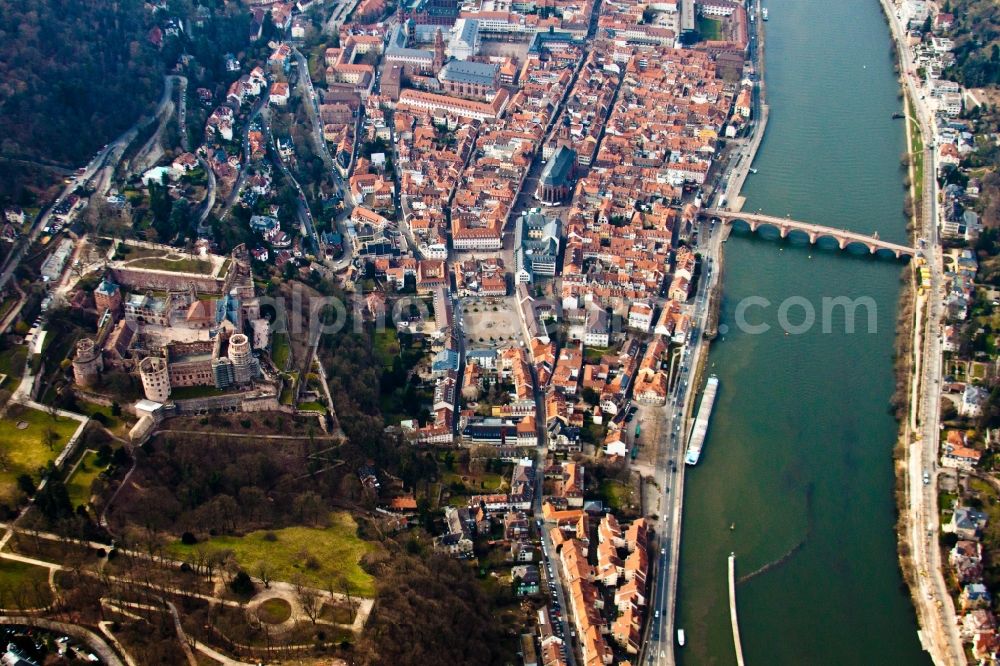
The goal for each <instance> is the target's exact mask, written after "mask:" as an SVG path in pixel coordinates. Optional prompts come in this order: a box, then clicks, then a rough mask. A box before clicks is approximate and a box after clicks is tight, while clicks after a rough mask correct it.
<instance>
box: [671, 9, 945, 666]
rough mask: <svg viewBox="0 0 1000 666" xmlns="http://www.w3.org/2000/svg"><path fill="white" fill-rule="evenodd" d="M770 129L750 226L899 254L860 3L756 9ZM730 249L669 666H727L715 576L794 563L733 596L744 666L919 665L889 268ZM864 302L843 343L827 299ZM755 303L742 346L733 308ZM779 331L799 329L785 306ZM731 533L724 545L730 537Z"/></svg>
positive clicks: (892, 99)
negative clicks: (836, 234)
mask: <svg viewBox="0 0 1000 666" xmlns="http://www.w3.org/2000/svg"><path fill="white" fill-rule="evenodd" d="M767 6H768V8H769V10H770V19H771V20H770V21H769V22H768V23H767V24H766V33H767V37H766V43H767V49H766V59H767V63H766V64H767V69H766V76H767V91H768V102H769V104H770V107H771V115H770V121H769V124H768V128H767V133H766V135H765V137H764V141H763V144H762V146H761V149H760V151H759V153H758V156H757V160H756V162H755V167H757V168H758V169H759V173H758V174H756V175H751V176H750V177H749V180H748V181H747V184H746V186H745V187H744V191H743V193H744V195H745V196H746V197H747V201H746V205H745V206H744V209H745V210H748V211H755V210H757V209H761V210H762V211H763V212H764V213H770V214H775V215H786V214H791V216H792V217H793V218H797V219H803V220H809V221H814V222H817V223H820V224H826V225H830V226H834V227H843V228H849V229H852V230H855V231H862V232H873V231H878V232H879V234H880V235H881V237H882V238H885V239H887V240H896V241H905V240H906V231H905V219H904V216H903V213H902V206H903V196H904V191H903V189H902V178H903V173H902V171H901V170H900V158H901V156H902V154H903V153H904V151H905V136H904V126H903V123H902V121H899V120H892V119H891V116H892V114H893V113H894V112H897V111H899V110H900V108H901V102H900V100H899V98H898V97H897V93H898V85H897V81H896V77H895V74H894V72H893V68H892V66H893V61H892V56H891V52H890V39H891V38H890V35H889V30H888V27H887V26H886V24H885V21H884V19H883V16H882V14H881V12H880V9H879V4H878V2H875V1H874V0H841V1H840V2H827V1H825V0H768V1H767ZM776 236H777V232H776V231H774V232H773V233H771V234H770V238H768V237H767V230H764V232H763V233H761V234H758V235H750V234H749V232H746V231H743V232H741V231H740V230H736V231H734V233H733V235H732V236H731V237H730V239H729V241H727V243H726V244H725V276H724V282H723V289H724V297H723V304H722V313H721V323H722V324H724V325H726V326H727V327H728V329H729V330H728V332H727V334H726V335H725V336H720V338H718V339H717V340H716V341H715V342H714V343H713V346H712V350H711V353H710V357H709V364H710V366H712V367H710V369H709V370H710V372H714V373H716V374H717V375H718V376H719V379H720V391H719V396H718V399H717V400H716V403H715V405H716V406H715V412H714V415H713V420H712V423H711V427H710V430H709V436H708V440H707V442H706V445H705V450H704V453H703V455H702V458H701V462H700V463H699V465H698V466H697V467H695V468H689V469H688V474H687V477H686V489H685V492H686V496H685V502H684V518H683V520H684V523H683V541H682V546H681V563H680V565H681V569H680V588H679V598H678V618H677V619H678V622H677V626H678V627H683V628H684V629H685V630H686V634H687V646H686V647H684V648H682V649H679V651H678V655H679V661H680V662H681V663H682V664H685V665H691V664H723V665H726V666H728V665H729V664H732V663H734V662H735V655H734V650H733V641H732V634H731V631H730V623H729V607H728V590H727V582H726V558H727V556H728V555H729V553H730V551H733V552H735V553H736V556H737V576H740V575H745V574H747V573H749V572H751V571H754V570H756V569H758V568H759V567H761V566H763V565H765V564H767V563H769V562H772V561H774V560H776V559H778V558H781V557H782V556H783V555H784V554H786V553H788V552H789V551H792V550H793V549H795V548H796V546H798V545H799V544H801V547H800V548H798V549H797V550H794V553H793V554H792V555H791V556H790V557H789V558H788V559H787V561H785V562H784V563H783V564H781V565H780V566H777V567H774V568H772V569H770V570H768V571H767V572H765V573H763V574H761V575H759V576H756V577H754V578H753V579H751V580H749V581H746V582H745V583H743V584H741V585H739V586H738V588H737V592H738V600H739V601H738V607H739V619H740V629H741V632H742V638H743V649H744V656H745V657H746V661H747V663H748V664H751V665H759V664H768V665H772V666H779V665H785V664H787V665H789V666H791V665H796V666H797V665H799V664H810V665H811V666H819V665H822V664H831V665H834V664H836V665H838V666H840V665H843V664H928V663H930V661H929V658H928V657H927V656H926V653H924V652H923V651H922V650H921V648H920V645H919V641H918V639H917V625H916V619H915V614H914V611H913V607H912V605H911V603H910V600H909V597H908V593H907V592H906V590H905V586H904V585H903V580H902V576H901V574H900V571H899V567H898V560H897V557H896V543H895V513H894V508H893V507H894V499H893V483H894V477H893V466H892V449H893V445H894V443H895V437H896V429H897V424H896V422H895V420H894V419H893V418H892V416H891V414H890V413H889V400H890V397H891V395H892V392H893V387H894V377H893V365H892V355H893V342H894V333H895V318H896V312H897V307H898V299H899V294H900V288H901V283H900V278H901V275H902V270H901V264H900V263H897V262H895V261H892V260H888V259H880V258H871V257H869V256H867V251H858V252H851V251H848V252H841V251H839V250H836V249H829V248H815V247H810V246H809V245H808V244H807V243H806V242H805V240H804V239H802V238H799V239H796V238H791V239H788V240H786V241H779V240H777V239H776V238H775V237H776ZM838 296H847V297H849V298H852V299H854V298H859V297H870V298H871V299H872V303H873V305H874V306H875V311H876V315H875V324H876V326H875V327H874V330H873V331H871V332H869V326H868V318H867V316H865V314H866V312H865V310H864V309H863V308H860V309H859V310H858V313H859V314H858V315H857V316H856V317H855V323H856V326H857V329H856V331H855V332H854V333H853V334H849V333H846V332H845V325H844V316H843V310H836V311H835V312H836V316H834V317H833V318H832V320H831V321H830V329H831V331H830V332H824V330H823V327H822V324H821V319H822V317H821V315H822V299H823V298H824V297H838ZM747 297H764V298H766V299H767V300H768V301H769V302H770V303H771V306H770V307H762V306H758V307H753V308H750V309H749V310H748V311H747V316H746V318H747V319H748V320H749V321H750V322H751V323H755V324H756V323H766V324H769V325H770V326H771V329H770V330H769V331H768V332H766V333H762V334H750V333H747V332H741V331H740V330H739V328H738V327H737V325H736V314H737V307H738V304H739V303H740V301H741V300H742V299H745V298H747ZM789 297H800V298H804V299H805V300H806V301H808V302H809V303H810V304H811V306H812V308H813V309H814V310H815V312H816V315H817V323H816V324H815V325H814V326H813V327H812V328H810V330H809V331H808V332H806V333H803V334H792V335H786V334H785V332H784V331H783V330H781V326H780V323H779V322H780V319H779V305H780V304H781V303H782V302H783V301H785V300H786V299H788V298H789ZM788 320H790V321H791V323H792V324H797V323H799V322H801V321H802V320H803V308H802V307H801V306H794V307H792V308H791V310H790V312H789V313H788ZM731 528H732V529H731Z"/></svg>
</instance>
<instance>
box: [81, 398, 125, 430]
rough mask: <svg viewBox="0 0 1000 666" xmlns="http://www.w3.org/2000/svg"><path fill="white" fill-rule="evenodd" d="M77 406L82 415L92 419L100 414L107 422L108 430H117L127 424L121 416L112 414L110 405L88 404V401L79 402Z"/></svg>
mask: <svg viewBox="0 0 1000 666" xmlns="http://www.w3.org/2000/svg"><path fill="white" fill-rule="evenodd" d="M77 404H78V405H79V409H80V413H82V414H86V415H87V416H89V417H91V418H93V417H94V416H96V415H97V414H100V415H101V417H100V418H103V419H104V420H105V421H106V423H105V425H104V427H105V428H107V429H108V430H112V431H114V430H117V429H119V428H121V427H122V425H124V423H125V421H124V420H123V419H122V418H121V417H120V416H115V415H114V414H112V413H111V406H110V405H99V404H97V403H96V402H87V401H86V400H79V401H78V402H77Z"/></svg>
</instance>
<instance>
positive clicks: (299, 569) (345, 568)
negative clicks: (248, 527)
mask: <svg viewBox="0 0 1000 666" xmlns="http://www.w3.org/2000/svg"><path fill="white" fill-rule="evenodd" d="M268 535H274V538H273V540H271V539H270V538H269V536H268ZM204 544H205V545H206V546H207V547H208V548H209V549H210V550H231V551H233V555H234V556H235V558H236V561H237V562H238V563H239V564H240V566H241V567H243V568H244V569H247V570H248V571H250V572H251V573H253V567H254V565H255V564H256V563H257V562H261V561H267V562H269V563H270V565H271V567H272V568H273V569H274V572H273V574H272V577H273V578H274V579H275V580H282V581H291V580H292V579H293V578H295V577H296V575H300V576H302V578H303V579H304V580H306V581H307V582H308V583H310V584H312V585H315V586H316V587H319V588H324V589H325V588H326V587H327V582H328V581H329V580H330V578H331V577H333V576H343V577H344V579H346V580H347V582H348V583H350V585H351V593H352V594H359V595H362V596H366V597H371V596H373V595H374V594H375V582H374V580H373V579H372V577H371V575H369V574H368V573H366V572H365V571H364V570H363V569H362V568H361V566H360V565H359V562H360V560H361V558H362V557H363V556H364V555H365V554H366V553H369V552H372V551H374V550H376V549H377V548H378V546H376V545H375V544H374V543H372V542H369V541H363V540H362V539H360V538H359V537H358V535H357V523H355V522H354V518H352V517H351V516H350V514H348V513H344V512H340V513H333V514H331V515H330V527H327V528H315V527H286V528H284V529H280V530H270V531H266V530H258V531H256V532H251V533H250V534H247V535H246V536H242V537H234V536H221V537H212V538H210V539H209V540H208V541H206V542H204ZM196 548H198V545H194V546H187V545H184V544H182V543H181V542H180V541H176V542H174V543H172V544H171V545H170V546H169V547H168V551H169V552H170V554H171V555H173V556H174V557H177V558H181V559H183V558H185V557H188V556H190V555H191V554H192V553H193V552H194V551H195V549H196Z"/></svg>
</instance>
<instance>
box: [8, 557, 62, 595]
mask: <svg viewBox="0 0 1000 666" xmlns="http://www.w3.org/2000/svg"><path fill="white" fill-rule="evenodd" d="M0 589H7V590H14V589H23V590H32V593H34V590H38V591H39V592H41V593H42V598H41V599H38V600H34V599H32V601H31V603H38V602H40V603H39V605H40V606H45V605H47V604H49V603H50V602H51V601H52V589H51V588H50V587H49V570H48V569H46V568H45V567H36V566H35V565H33V564H26V563H24V562H14V561H12V560H0Z"/></svg>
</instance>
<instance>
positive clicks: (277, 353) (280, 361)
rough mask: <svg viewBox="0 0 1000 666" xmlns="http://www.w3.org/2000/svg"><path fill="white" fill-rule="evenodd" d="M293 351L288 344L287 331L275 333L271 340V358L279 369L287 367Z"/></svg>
mask: <svg viewBox="0 0 1000 666" xmlns="http://www.w3.org/2000/svg"><path fill="white" fill-rule="evenodd" d="M291 353H292V349H291V347H290V346H289V345H288V335H287V334H286V333H275V334H274V339H273V340H272V341H271V360H273V361H274V365H276V366H277V367H278V370H284V369H285V365H286V364H287V363H288V356H289V355H290V354H291Z"/></svg>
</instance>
